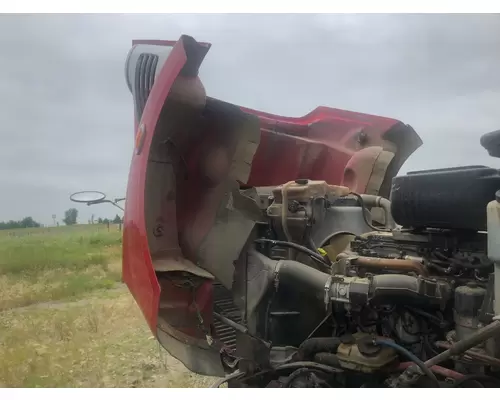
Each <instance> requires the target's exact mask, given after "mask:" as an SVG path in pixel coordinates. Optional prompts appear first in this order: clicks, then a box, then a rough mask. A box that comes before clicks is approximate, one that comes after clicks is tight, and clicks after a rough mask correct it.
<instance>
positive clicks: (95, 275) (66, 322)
mask: <svg viewBox="0 0 500 400" xmlns="http://www.w3.org/2000/svg"><path fill="white" fill-rule="evenodd" d="M120 251H121V232H119V230H118V228H117V227H116V226H111V227H110V229H109V231H108V228H107V227H106V226H104V225H81V226H73V227H61V228H38V229H20V230H12V231H0V387H206V386H207V385H209V384H210V383H211V382H212V381H213V379H211V378H203V377H199V376H196V375H194V374H192V373H189V372H188V371H187V370H186V369H185V368H184V367H183V366H182V365H181V364H180V363H179V362H178V361H176V360H175V359H173V358H171V357H170V356H169V355H168V354H167V353H166V352H165V351H164V350H163V349H160V348H159V346H158V343H157V342H156V340H154V338H153V336H152V335H151V332H150V331H149V329H148V327H147V325H146V323H145V321H144V319H143V317H142V315H141V313H140V311H139V309H138V307H137V305H136V304H135V302H134V300H133V298H132V296H130V294H129V293H128V291H127V289H126V288H125V286H124V285H123V284H122V283H121V265H120Z"/></svg>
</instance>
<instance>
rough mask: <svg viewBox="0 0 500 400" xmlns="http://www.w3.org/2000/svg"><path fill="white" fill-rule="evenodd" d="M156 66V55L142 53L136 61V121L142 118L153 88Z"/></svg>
mask: <svg viewBox="0 0 500 400" xmlns="http://www.w3.org/2000/svg"><path fill="white" fill-rule="evenodd" d="M157 65H158V56H157V55H156V54H151V53H142V54H141V55H140V56H139V58H138V59H137V64H136V66H135V87H134V94H135V106H136V111H137V119H138V120H140V119H141V117H142V113H143V111H144V107H146V102H147V100H148V97H149V93H150V92H151V89H152V88H153V84H154V82H155V72H156V66H157Z"/></svg>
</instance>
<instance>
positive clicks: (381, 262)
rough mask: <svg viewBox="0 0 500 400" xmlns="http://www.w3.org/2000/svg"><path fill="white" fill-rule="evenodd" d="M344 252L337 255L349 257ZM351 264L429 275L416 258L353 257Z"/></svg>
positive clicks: (381, 269)
mask: <svg viewBox="0 0 500 400" xmlns="http://www.w3.org/2000/svg"><path fill="white" fill-rule="evenodd" d="M349 257H350V256H349V255H348V254H346V253H340V254H339V255H338V257H337V259H339V258H349ZM351 263H352V265H354V266H359V267H363V268H371V269H376V270H380V271H400V272H415V273H416V274H418V275H422V276H429V271H428V270H427V268H426V267H425V266H424V265H423V264H422V263H419V262H418V261H416V260H402V259H399V258H375V257H355V258H352V260H351Z"/></svg>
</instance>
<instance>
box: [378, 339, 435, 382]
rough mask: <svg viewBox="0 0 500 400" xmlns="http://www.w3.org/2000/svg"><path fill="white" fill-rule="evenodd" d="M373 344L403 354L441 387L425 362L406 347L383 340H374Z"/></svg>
mask: <svg viewBox="0 0 500 400" xmlns="http://www.w3.org/2000/svg"><path fill="white" fill-rule="evenodd" d="M373 344H375V345H377V346H386V347H391V348H393V349H394V350H396V351H397V352H399V353H401V354H403V355H404V356H406V357H407V358H409V359H410V360H411V361H413V362H414V363H415V364H417V366H418V367H419V368H420V369H421V370H422V372H423V373H424V374H425V375H426V376H427V377H428V378H429V379H430V380H431V381H432V382H433V383H434V384H435V385H436V387H441V386H440V384H439V381H438V379H437V378H436V375H434V373H433V372H432V371H431V370H430V369H429V368H428V367H427V366H426V365H425V364H424V362H423V361H422V360H421V359H420V358H418V357H417V356H416V355H415V354H413V353H411V352H410V351H408V350H406V349H405V348H404V347H402V346H400V345H399V344H397V343H394V342H391V341H389V340H382V339H376V340H374V341H373Z"/></svg>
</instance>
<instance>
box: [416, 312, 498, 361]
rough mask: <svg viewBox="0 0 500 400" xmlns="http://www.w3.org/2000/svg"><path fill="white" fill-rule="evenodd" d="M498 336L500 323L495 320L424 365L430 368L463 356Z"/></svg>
mask: <svg viewBox="0 0 500 400" xmlns="http://www.w3.org/2000/svg"><path fill="white" fill-rule="evenodd" d="M498 334H500V321H498V320H496V321H493V322H492V323H491V324H489V325H487V326H485V327H484V328H481V329H479V330H478V331H476V332H475V333H473V334H472V335H470V336H469V337H467V338H465V339H463V340H460V341H458V342H456V343H455V344H453V345H451V346H450V348H449V349H447V350H445V351H443V352H442V353H439V354H438V355H437V356H435V357H432V358H431V359H429V360H427V361H426V362H425V365H426V366H427V367H430V366H432V365H437V364H441V363H442V362H444V361H447V360H448V359H449V358H451V357H453V356H457V355H459V354H463V353H465V352H466V351H467V350H469V349H471V348H472V347H475V346H477V345H479V344H481V343H483V342H485V341H486V340H488V339H489V338H491V337H493V336H495V335H498Z"/></svg>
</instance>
